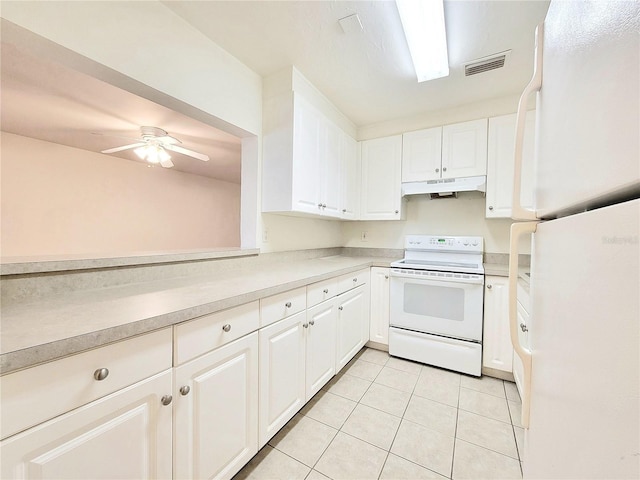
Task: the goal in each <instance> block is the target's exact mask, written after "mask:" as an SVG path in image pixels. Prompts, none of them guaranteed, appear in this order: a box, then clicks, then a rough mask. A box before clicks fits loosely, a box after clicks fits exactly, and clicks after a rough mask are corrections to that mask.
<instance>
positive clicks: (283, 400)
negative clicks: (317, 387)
mask: <svg viewBox="0 0 640 480" xmlns="http://www.w3.org/2000/svg"><path fill="white" fill-rule="evenodd" d="M306 315H307V313H306V312H300V313H298V314H296V315H293V316H291V317H288V318H285V319H284V320H280V321H279V322H276V323H274V324H271V325H269V326H268V327H265V328H262V329H261V330H260V332H259V342H260V349H259V352H260V354H259V355H260V356H259V359H260V360H259V363H260V415H259V447H260V448H262V446H263V445H264V444H265V443H267V442H268V441H269V439H270V438H271V437H273V436H274V435H275V434H276V433H277V432H278V430H280V428H282V427H283V426H284V424H285V423H287V422H288V421H289V420H290V419H291V418H292V417H293V416H294V415H295V414H296V412H297V411H298V410H300V408H302V406H303V405H304V404H305V401H306V398H305V345H304V342H305V330H306V329H305V327H304V326H303V325H304V324H305V323H306Z"/></svg>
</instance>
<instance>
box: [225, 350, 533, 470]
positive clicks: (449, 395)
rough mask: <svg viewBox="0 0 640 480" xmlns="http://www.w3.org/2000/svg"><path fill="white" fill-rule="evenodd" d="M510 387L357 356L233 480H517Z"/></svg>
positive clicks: (514, 401) (367, 353)
mask: <svg viewBox="0 0 640 480" xmlns="http://www.w3.org/2000/svg"><path fill="white" fill-rule="evenodd" d="M519 415H520V397H519V395H518V391H517V389H516V387H515V384H513V383H511V382H503V381H502V380H498V379H495V378H491V377H481V378H475V377H470V376H467V375H461V374H458V373H454V372H450V371H448V370H443V369H439V368H434V367H429V366H426V365H422V364H419V363H414V362H410V361H407V360H402V359H398V358H395V357H390V356H389V355H388V354H387V353H386V352H381V351H379V350H373V349H368V348H364V349H362V350H361V351H360V352H359V353H358V355H357V356H356V358H354V359H353V360H352V361H351V362H350V363H349V365H347V366H346V367H345V369H344V370H343V371H342V372H341V373H340V374H339V375H337V376H336V377H334V378H333V379H332V380H331V381H330V382H329V383H328V384H327V385H325V387H324V388H323V389H322V391H321V392H319V393H318V394H317V395H316V396H315V397H313V398H312V399H311V400H310V401H309V403H308V404H307V405H305V407H304V408H303V409H302V410H301V411H300V412H299V413H298V414H297V415H296V416H295V417H294V418H293V419H291V421H289V423H287V425H285V426H284V427H283V428H282V430H280V432H278V434H276V435H275V436H274V437H273V438H272V439H271V441H270V442H269V443H268V444H267V445H266V446H265V447H264V448H263V449H262V450H260V452H258V454H257V455H256V456H255V457H254V458H253V459H252V460H251V461H250V462H249V463H248V464H247V465H246V466H245V467H244V468H243V469H242V470H241V471H240V472H239V473H238V474H237V475H236V477H235V478H234V480H242V479H257V480H282V479H300V480H303V479H306V480H317V479H332V480H343V479H344V480H356V479H364V480H372V479H395V480H416V479H429V478H431V479H444V478H452V479H454V480H458V479H474V480H477V479H492V480H494V479H518V478H522V471H521V463H520V455H519V452H520V450H521V448H522V443H523V436H524V430H523V429H522V428H521V426H520V418H519Z"/></svg>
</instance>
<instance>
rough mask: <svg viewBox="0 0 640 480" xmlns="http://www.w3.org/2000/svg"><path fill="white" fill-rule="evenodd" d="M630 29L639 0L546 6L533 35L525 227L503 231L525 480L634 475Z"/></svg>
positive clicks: (634, 105)
mask: <svg viewBox="0 0 640 480" xmlns="http://www.w3.org/2000/svg"><path fill="white" fill-rule="evenodd" d="M639 31H640V3H638V2H615V1H614V2H604V1H598V2H582V1H581V2H562V1H558V2H556V1H552V2H551V4H550V7H549V11H548V13H547V17H546V19H545V21H544V23H543V24H542V25H540V26H538V29H537V32H536V55H535V71H534V76H533V79H532V81H531V83H530V84H529V85H528V86H527V88H526V89H525V91H524V93H523V95H522V97H521V99H520V105H519V109H518V121H517V129H516V162H515V168H514V172H515V179H514V190H513V210H512V212H513V214H512V215H513V218H514V219H516V220H529V222H526V223H515V224H513V225H512V227H511V252H510V253H511V255H510V265H509V293H510V299H509V317H510V331H511V339H512V343H513V346H514V350H515V352H516V354H517V355H518V357H519V359H520V360H521V362H522V366H523V379H522V397H523V398H522V402H523V403H522V423H523V425H524V426H525V428H526V430H525V442H524V452H523V455H522V458H523V475H524V478H525V479H526V478H536V479H538V478H618V479H619V478H634V479H637V478H640V428H639V427H638V425H640V361H639V359H640V307H639V303H640V302H639V300H638V292H639V291H640V261H639V260H640V259H639V256H640V253H639V252H640V245H639V241H638V238H639V233H640V232H639V230H640V225H639V222H640V220H639V219H640V163H639V159H640V148H639V142H640V141H639V132H640V122H639V118H640V103H639V88H638V85H640V76H639V73H638V72H639V62H638V58H640V47H639V45H640V43H639V41H638V40H639V34H638V32H639ZM534 92H538V94H537V123H538V124H537V128H536V168H535V170H536V174H535V187H534V188H535V189H534V194H535V202H534V205H535V207H534V209H533V210H526V209H524V208H522V207H521V206H520V204H519V202H520V190H521V178H520V172H521V169H522V155H521V153H522V144H523V133H524V115H525V113H526V109H525V107H526V104H527V97H528V96H529V94H530V93H534ZM527 234H532V242H531V258H532V260H531V280H530V291H529V294H530V308H531V311H530V312H529V320H528V323H527V324H526V325H524V327H523V328H521V327H520V323H523V322H522V315H520V316H519V315H518V313H519V312H518V307H517V304H518V298H517V291H518V290H517V288H516V285H517V278H518V258H517V255H518V244H519V241H520V238H521V237H523V236H524V235H527ZM524 329H526V330H527V331H528V332H527V335H526V336H523V335H520V339H519V337H518V333H519V332H520V331H521V330H524ZM527 337H528V338H527ZM523 339H524V340H523ZM526 341H528V342H529V343H528V344H526Z"/></svg>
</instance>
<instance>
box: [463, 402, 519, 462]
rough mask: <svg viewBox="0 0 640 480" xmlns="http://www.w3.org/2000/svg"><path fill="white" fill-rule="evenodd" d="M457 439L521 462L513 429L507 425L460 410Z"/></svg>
mask: <svg viewBox="0 0 640 480" xmlns="http://www.w3.org/2000/svg"><path fill="white" fill-rule="evenodd" d="M456 437H457V438H459V439H461V440H465V441H467V442H469V443H473V444H475V445H478V446H480V447H484V448H488V449H489V450H493V451H494V452H498V453H501V454H503V455H507V456H509V457H512V458H514V459H515V460H519V458H518V449H517V448H516V440H515V437H514V434H513V427H512V426H511V425H509V424H507V423H504V422H500V421H498V420H493V419H491V418H487V417H483V416H481V415H476V414H475V413H469V412H465V411H464V410H460V412H459V413H458V428H457V430H456Z"/></svg>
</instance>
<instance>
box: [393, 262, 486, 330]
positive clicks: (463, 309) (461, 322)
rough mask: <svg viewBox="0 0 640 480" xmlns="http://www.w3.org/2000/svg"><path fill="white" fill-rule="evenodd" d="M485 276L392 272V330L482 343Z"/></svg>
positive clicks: (419, 271)
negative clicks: (395, 328) (400, 329)
mask: <svg viewBox="0 0 640 480" xmlns="http://www.w3.org/2000/svg"><path fill="white" fill-rule="evenodd" d="M483 295H484V275H478V274H465V273H448V272H431V271H426V270H424V271H423V270H409V271H407V270H403V269H392V270H391V292H390V302H391V305H390V314H391V318H390V323H391V326H394V327H398V328H405V329H407V330H413V331H416V332H423V333H432V334H436V335H443V336H446V337H452V338H460V339H465V340H472V341H475V342H481V341H482V305H483Z"/></svg>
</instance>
